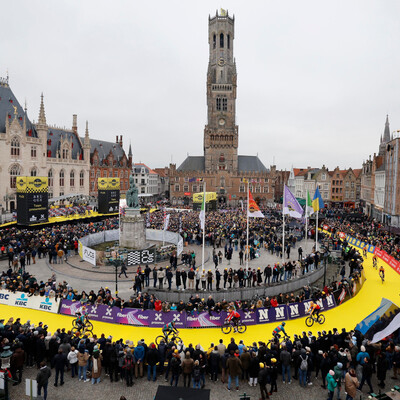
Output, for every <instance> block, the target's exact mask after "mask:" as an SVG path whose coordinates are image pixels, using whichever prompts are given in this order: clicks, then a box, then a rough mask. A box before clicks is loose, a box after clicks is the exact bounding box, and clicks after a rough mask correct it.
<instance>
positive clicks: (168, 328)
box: [162, 321, 179, 342]
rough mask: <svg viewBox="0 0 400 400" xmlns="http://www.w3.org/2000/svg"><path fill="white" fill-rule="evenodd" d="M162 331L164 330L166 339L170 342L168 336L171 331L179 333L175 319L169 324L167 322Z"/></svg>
mask: <svg viewBox="0 0 400 400" xmlns="http://www.w3.org/2000/svg"><path fill="white" fill-rule="evenodd" d="M162 332H163V335H164V336H165V340H166V341H167V342H168V336H169V335H170V334H171V333H176V334H178V333H179V332H178V330H177V329H176V328H175V322H174V321H172V322H170V323H169V324H165V325H164V327H163V328H162Z"/></svg>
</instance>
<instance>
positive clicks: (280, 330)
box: [272, 321, 289, 337]
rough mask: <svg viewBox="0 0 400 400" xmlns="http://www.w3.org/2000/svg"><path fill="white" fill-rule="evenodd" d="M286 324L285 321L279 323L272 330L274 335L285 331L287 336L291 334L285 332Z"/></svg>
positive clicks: (277, 335) (276, 335)
mask: <svg viewBox="0 0 400 400" xmlns="http://www.w3.org/2000/svg"><path fill="white" fill-rule="evenodd" d="M285 325H286V322H285V321H283V322H282V324H281V325H278V326H277V327H276V328H275V329H274V330H273V331H272V335H273V336H274V337H279V336H280V333H281V332H283V334H284V335H285V336H287V337H289V335H288V334H287V333H286V332H285Z"/></svg>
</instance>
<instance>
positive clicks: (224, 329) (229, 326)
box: [221, 324, 232, 335]
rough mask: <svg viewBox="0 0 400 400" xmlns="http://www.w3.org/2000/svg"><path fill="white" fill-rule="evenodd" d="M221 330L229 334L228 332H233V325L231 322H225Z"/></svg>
mask: <svg viewBox="0 0 400 400" xmlns="http://www.w3.org/2000/svg"><path fill="white" fill-rule="evenodd" d="M221 330H222V332H223V333H225V335H227V334H228V333H231V330H232V325H231V324H224V325H222V326H221Z"/></svg>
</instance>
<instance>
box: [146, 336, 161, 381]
mask: <svg viewBox="0 0 400 400" xmlns="http://www.w3.org/2000/svg"><path fill="white" fill-rule="evenodd" d="M146 357H147V380H148V381H150V379H151V376H152V375H153V382H155V381H156V379H157V371H156V369H157V364H158V363H159V362H160V359H161V357H160V353H159V351H158V350H157V349H156V345H155V344H154V343H151V345H150V347H149V350H148V352H147V356H146Z"/></svg>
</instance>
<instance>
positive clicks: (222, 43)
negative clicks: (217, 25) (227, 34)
mask: <svg viewBox="0 0 400 400" xmlns="http://www.w3.org/2000/svg"><path fill="white" fill-rule="evenodd" d="M219 47H220V48H221V49H223V48H224V34H223V33H221V34H220V35H219Z"/></svg>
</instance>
